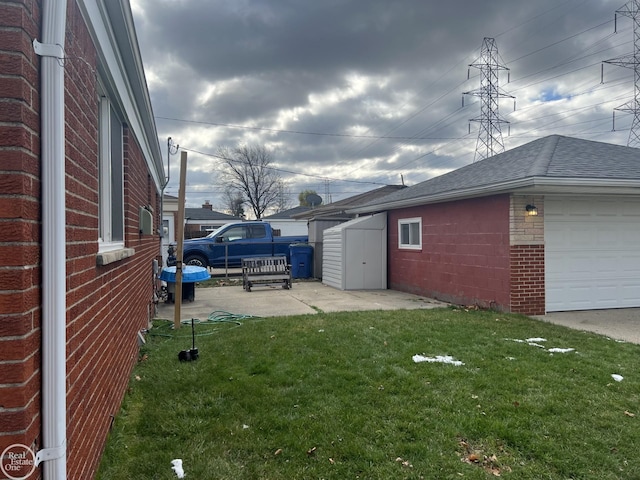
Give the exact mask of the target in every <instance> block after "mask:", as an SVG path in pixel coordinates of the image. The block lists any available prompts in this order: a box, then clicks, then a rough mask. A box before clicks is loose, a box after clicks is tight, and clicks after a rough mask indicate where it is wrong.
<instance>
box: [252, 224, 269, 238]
mask: <svg viewBox="0 0 640 480" xmlns="http://www.w3.org/2000/svg"><path fill="white" fill-rule="evenodd" d="M266 236H267V228H266V227H265V226H264V225H253V226H252V227H251V235H250V237H249V238H264V237H266Z"/></svg>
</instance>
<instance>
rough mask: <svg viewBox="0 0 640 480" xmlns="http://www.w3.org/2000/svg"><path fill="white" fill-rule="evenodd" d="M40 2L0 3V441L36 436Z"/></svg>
mask: <svg viewBox="0 0 640 480" xmlns="http://www.w3.org/2000/svg"><path fill="white" fill-rule="evenodd" d="M40 18H41V10H40V2H39V1H33V0H22V1H14V2H2V3H0V72H2V75H1V76H0V97H1V98H0V385H3V386H2V387H0V447H2V450H4V448H5V447H6V446H8V445H11V444H13V443H22V444H26V445H30V446H33V445H34V441H36V439H37V438H38V436H39V434H40V416H39V410H40V393H39V390H40V354H39V347H40V316H41V310H40V296H41V293H40V287H39V284H40V270H39V262H40V247H39V241H40V207H39V196H40V177H39V175H40V166H39V160H38V156H39V152H40V140H39V134H40V125H39V122H40V120H39V107H40V105H39V102H40V98H39V96H38V85H39V59H38V58H37V57H36V55H35V54H34V53H33V46H32V44H31V42H32V39H33V38H36V37H37V35H38V33H39V25H40Z"/></svg>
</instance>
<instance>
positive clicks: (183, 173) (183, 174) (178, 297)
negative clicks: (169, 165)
mask: <svg viewBox="0 0 640 480" xmlns="http://www.w3.org/2000/svg"><path fill="white" fill-rule="evenodd" d="M186 184H187V152H184V151H183V152H180V190H179V191H178V218H177V220H176V221H177V223H178V225H177V228H176V235H177V236H178V238H177V240H178V248H177V251H176V293H175V302H176V303H175V305H176V306H175V309H174V316H173V328H174V329H178V328H180V307H181V306H182V254H183V251H184V204H185V197H186V195H185V187H186Z"/></svg>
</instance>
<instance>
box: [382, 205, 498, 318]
mask: <svg viewBox="0 0 640 480" xmlns="http://www.w3.org/2000/svg"><path fill="white" fill-rule="evenodd" d="M412 217H422V250H421V251H415V250H400V249H398V219H401V218H412ZM509 251H510V250H509V196H508V195H496V196H492V197H486V198H478V199H469V200H461V201H456V202H448V203H440V204H433V205H425V206H420V207H413V208H407V209H402V210H393V211H390V212H389V257H388V258H389V270H388V271H389V286H390V288H392V289H395V290H401V291H407V292H411V293H416V294H420V295H426V296H431V297H435V298H438V299H441V300H445V301H449V302H454V303H459V304H477V305H480V306H482V307H495V308H501V309H505V310H508V309H509V301H510V298H509Z"/></svg>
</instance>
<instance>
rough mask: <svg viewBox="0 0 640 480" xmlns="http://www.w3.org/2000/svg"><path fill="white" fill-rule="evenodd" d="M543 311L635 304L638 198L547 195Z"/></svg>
mask: <svg viewBox="0 0 640 480" xmlns="http://www.w3.org/2000/svg"><path fill="white" fill-rule="evenodd" d="M544 236H545V283H546V304H547V311H549V312H552V311H563V310H592V309H599V308H625V307H638V306H640V199H638V198H634V197H547V198H546V199H545V205H544Z"/></svg>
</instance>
